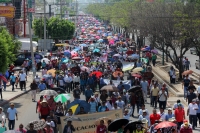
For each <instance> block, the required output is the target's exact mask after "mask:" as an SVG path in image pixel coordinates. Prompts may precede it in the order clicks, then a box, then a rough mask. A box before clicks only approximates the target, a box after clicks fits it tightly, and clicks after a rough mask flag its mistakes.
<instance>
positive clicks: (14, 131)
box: [3, 130, 21, 133]
mask: <svg viewBox="0 0 200 133" xmlns="http://www.w3.org/2000/svg"><path fill="white" fill-rule="evenodd" d="M3 133H21V132H20V131H17V130H7V131H5V132H3Z"/></svg>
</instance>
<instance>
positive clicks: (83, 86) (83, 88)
mask: <svg viewBox="0 0 200 133" xmlns="http://www.w3.org/2000/svg"><path fill="white" fill-rule="evenodd" d="M80 89H81V91H82V92H83V95H84V94H85V85H81V86H80Z"/></svg>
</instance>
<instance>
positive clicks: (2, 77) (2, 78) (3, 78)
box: [0, 75, 8, 83]
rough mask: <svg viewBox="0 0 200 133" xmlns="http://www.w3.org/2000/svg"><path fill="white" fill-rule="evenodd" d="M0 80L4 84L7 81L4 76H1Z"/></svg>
mask: <svg viewBox="0 0 200 133" xmlns="http://www.w3.org/2000/svg"><path fill="white" fill-rule="evenodd" d="M0 79H1V80H3V81H4V82H6V83H7V82H8V80H7V79H6V78H5V77H4V76H2V75H1V76H0Z"/></svg>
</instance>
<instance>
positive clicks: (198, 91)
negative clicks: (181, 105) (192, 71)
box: [197, 85, 200, 99]
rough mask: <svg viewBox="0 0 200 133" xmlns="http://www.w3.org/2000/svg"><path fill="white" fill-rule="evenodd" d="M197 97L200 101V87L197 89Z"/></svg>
mask: <svg viewBox="0 0 200 133" xmlns="http://www.w3.org/2000/svg"><path fill="white" fill-rule="evenodd" d="M197 96H198V98H199V99H200V85H199V86H198V87H197Z"/></svg>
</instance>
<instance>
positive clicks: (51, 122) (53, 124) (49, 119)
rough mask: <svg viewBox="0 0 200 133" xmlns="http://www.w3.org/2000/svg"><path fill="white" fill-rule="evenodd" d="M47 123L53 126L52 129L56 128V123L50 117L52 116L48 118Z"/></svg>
mask: <svg viewBox="0 0 200 133" xmlns="http://www.w3.org/2000/svg"><path fill="white" fill-rule="evenodd" d="M46 123H50V124H51V127H52V128H55V123H54V121H51V117H50V116H47V120H46Z"/></svg>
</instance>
